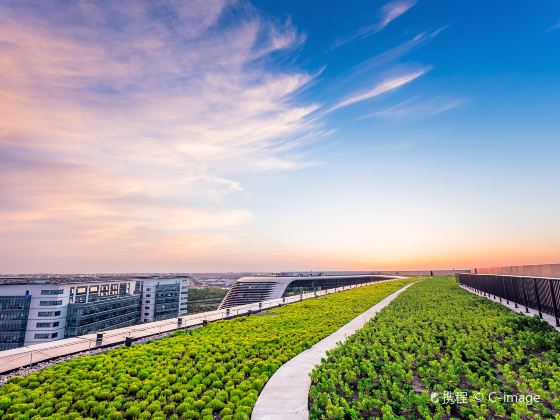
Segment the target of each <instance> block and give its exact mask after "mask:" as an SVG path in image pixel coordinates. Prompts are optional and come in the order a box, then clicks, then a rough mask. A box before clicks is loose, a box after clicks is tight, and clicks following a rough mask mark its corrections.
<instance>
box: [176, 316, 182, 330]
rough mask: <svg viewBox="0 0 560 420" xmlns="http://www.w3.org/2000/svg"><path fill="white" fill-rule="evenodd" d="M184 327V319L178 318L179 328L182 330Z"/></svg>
mask: <svg viewBox="0 0 560 420" xmlns="http://www.w3.org/2000/svg"><path fill="white" fill-rule="evenodd" d="M182 326H183V318H177V328H181V327H182Z"/></svg>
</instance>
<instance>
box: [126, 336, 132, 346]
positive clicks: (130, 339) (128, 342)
mask: <svg viewBox="0 0 560 420" xmlns="http://www.w3.org/2000/svg"><path fill="white" fill-rule="evenodd" d="M124 345H125V346H126V347H130V346H131V345H132V337H126V338H125V339H124Z"/></svg>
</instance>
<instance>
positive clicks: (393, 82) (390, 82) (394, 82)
mask: <svg viewBox="0 0 560 420" xmlns="http://www.w3.org/2000/svg"><path fill="white" fill-rule="evenodd" d="M428 71H430V68H428V67H426V68H423V69H420V70H415V71H411V72H408V73H406V74H403V75H399V76H393V77H391V78H387V79H385V80H383V81H381V82H380V83H378V84H376V85H375V86H373V88H371V89H369V90H367V91H364V92H360V93H356V94H354V95H351V96H349V97H347V98H346V99H343V100H341V101H340V102H338V103H337V104H335V105H334V106H333V107H332V108H330V109H329V112H330V111H334V110H337V109H340V108H343V107H347V106H349V105H353V104H356V103H358V102H362V101H365V100H368V99H372V98H375V97H377V96H380V95H382V94H384V93H386V92H389V91H392V90H395V89H398V88H400V87H401V86H404V85H406V84H408V83H410V82H412V81H414V80H416V79H418V78H419V77H421V76H423V75H424V74H426V73H427V72H428Z"/></svg>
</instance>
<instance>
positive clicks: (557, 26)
mask: <svg viewBox="0 0 560 420" xmlns="http://www.w3.org/2000/svg"><path fill="white" fill-rule="evenodd" d="M556 29H560V20H559V21H558V22H556V23H555V24H554V25H552V26H551V27H550V28H548V29H547V30H546V32H551V31H555V30H556Z"/></svg>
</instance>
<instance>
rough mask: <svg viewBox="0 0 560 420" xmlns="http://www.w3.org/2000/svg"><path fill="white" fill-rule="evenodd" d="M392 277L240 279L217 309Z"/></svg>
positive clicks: (265, 277) (322, 276) (390, 277)
mask: <svg viewBox="0 0 560 420" xmlns="http://www.w3.org/2000/svg"><path fill="white" fill-rule="evenodd" d="M395 277H396V276H387V275H373V274H351V275H333V276H330V275H310V276H286V277H285V276H258V277H242V278H240V279H239V280H236V281H235V283H234V284H233V286H232V288H231V289H230V290H229V292H228V294H227V295H226V297H225V298H224V300H223V301H222V303H221V304H220V307H219V309H225V308H231V307H233V306H239V305H247V304H249V303H256V302H262V301H265V300H270V299H278V298H282V297H285V296H291V295H298V294H301V293H308V292H313V291H318V290H325V289H333V288H335V287H342V286H350V285H354V284H361V283H368V282H373V281H381V280H389V279H393V278H395Z"/></svg>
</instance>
